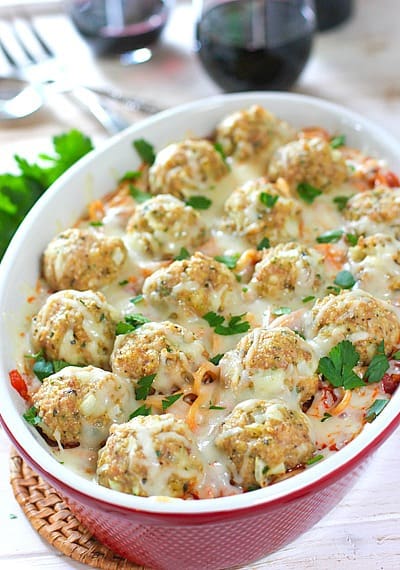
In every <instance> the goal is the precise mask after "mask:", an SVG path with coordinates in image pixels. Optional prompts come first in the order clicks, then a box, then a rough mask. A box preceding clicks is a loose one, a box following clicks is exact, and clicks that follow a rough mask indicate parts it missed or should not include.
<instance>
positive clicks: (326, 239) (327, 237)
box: [317, 230, 343, 243]
mask: <svg viewBox="0 0 400 570" xmlns="http://www.w3.org/2000/svg"><path fill="white" fill-rule="evenodd" d="M342 235H343V230H333V231H331V232H325V233H324V234H321V235H320V236H318V237H317V242H318V243H336V242H338V241H339V240H340V238H341V237H342Z"/></svg>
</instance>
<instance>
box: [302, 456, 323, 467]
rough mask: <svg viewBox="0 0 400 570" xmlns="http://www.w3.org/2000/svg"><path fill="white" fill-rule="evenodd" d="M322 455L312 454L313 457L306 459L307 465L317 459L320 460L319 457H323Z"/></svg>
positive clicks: (315, 461)
mask: <svg viewBox="0 0 400 570" xmlns="http://www.w3.org/2000/svg"><path fill="white" fill-rule="evenodd" d="M323 458H324V456H323V455H321V454H319V455H314V457H311V458H310V459H309V460H308V461H306V463H307V465H313V464H314V463H317V462H318V461H321V459H323Z"/></svg>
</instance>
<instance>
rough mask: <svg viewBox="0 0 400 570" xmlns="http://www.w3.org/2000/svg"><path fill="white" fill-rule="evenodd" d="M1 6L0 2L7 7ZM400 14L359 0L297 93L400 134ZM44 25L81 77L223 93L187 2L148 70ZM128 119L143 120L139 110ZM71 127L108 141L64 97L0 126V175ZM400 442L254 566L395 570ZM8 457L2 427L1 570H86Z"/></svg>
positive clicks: (155, 96) (178, 96)
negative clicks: (63, 551)
mask: <svg viewBox="0 0 400 570" xmlns="http://www.w3.org/2000/svg"><path fill="white" fill-rule="evenodd" d="M4 3H5V1H4V0H2V2H1V3H0V8H1V6H2V5H3V4H4ZM0 13H1V12H0ZM399 16H400V4H399V2H398V0H380V1H379V2H377V1H375V0H359V1H358V3H357V13H356V17H355V18H354V19H353V20H352V21H351V22H350V23H348V24H347V25H345V26H343V27H341V28H338V29H336V30H334V31H331V32H329V33H325V34H324V35H321V36H319V37H318V38H317V40H316V43H315V49H314V52H313V57H312V59H311V61H310V63H309V65H308V66H307V68H306V70H305V72H304V74H303V76H302V77H301V80H300V81H299V83H298V85H297V87H296V91H298V92H302V93H307V94H311V95H316V96H319V97H323V98H326V99H328V100H331V101H335V102H338V103H341V104H344V105H346V106H348V107H350V108H352V109H355V110H357V111H358V112H360V113H362V114H364V115H366V116H368V117H369V118H370V119H372V120H374V121H376V122H377V123H379V124H380V125H382V126H383V127H385V128H386V129H387V130H388V131H390V132H391V133H392V134H394V135H395V136H400V73H399V64H400V34H399V31H398V21H399ZM40 23H41V25H42V26H43V28H45V27H46V30H47V34H48V36H47V37H48V39H49V41H51V43H52V45H53V46H55V47H57V46H58V45H60V42H59V39H60V35H61V34H60V30H62V31H63V36H64V38H63V42H62V44H63V46H68V48H69V49H68V52H67V54H66V55H64V57H66V59H67V60H69V61H70V64H71V66H72V67H73V68H74V70H75V72H76V75H77V77H78V78H79V77H82V78H84V79H85V80H86V81H88V80H90V81H92V82H93V83H98V84H101V83H103V84H107V85H112V86H114V87H117V88H119V89H121V90H123V91H125V92H127V93H130V92H131V93H138V94H139V93H140V95H141V96H142V97H143V98H145V99H146V98H147V99H149V100H151V101H154V102H157V103H159V104H160V105H164V106H166V107H167V106H172V105H175V104H179V103H182V102H186V101H190V100H194V99H198V98H201V97H207V96H209V95H212V94H214V93H218V92H219V89H218V88H217V87H216V86H215V85H214V84H213V83H212V82H211V80H209V79H208V77H207V76H206V75H205V73H204V72H203V70H202V69H201V67H200V64H199V63H198V61H197V60H196V56H195V54H194V53H193V51H192V45H193V27H192V25H191V7H190V2H188V1H181V2H179V1H178V2H177V5H176V9H175V12H174V14H173V17H172V18H171V20H170V22H169V26H168V28H167V29H166V31H165V34H164V36H163V39H162V42H161V43H160V45H159V47H158V49H157V52H156V54H155V57H154V59H153V61H152V62H151V64H142V65H140V66H136V67H128V68H124V67H122V66H120V65H119V64H118V63H117V62H116V61H115V60H107V61H106V60H102V61H97V62H95V61H94V60H93V57H92V55H91V53H90V50H89V49H88V48H87V47H86V46H85V44H83V43H82V40H81V39H80V38H79V37H78V36H77V34H76V32H75V31H74V29H73V28H72V26H71V25H70V24H69V22H68V21H66V20H65V18H64V17H61V16H59V15H57V14H54V13H53V14H52V15H46V16H41V20H40ZM61 47H62V46H61ZM76 50H79V53H80V56H79V62H80V66H79V69H77V68H76V64H75V63H73V62H74V54H75V55H76ZM64 51H65V50H64ZM130 117H131V119H132V120H136V119H137V118H138V116H137V115H133V114H132V115H130ZM72 127H77V128H79V129H81V130H82V131H83V132H85V133H86V134H88V135H90V136H91V137H92V138H93V140H94V141H95V142H96V144H101V143H102V141H104V140H105V139H106V138H107V136H106V135H105V133H104V132H103V131H102V129H101V127H100V126H99V125H97V124H96V123H95V122H94V121H93V120H92V119H91V118H90V117H88V116H87V115H85V114H84V113H83V112H82V111H81V110H79V109H78V108H77V107H76V106H74V105H72V104H71V102H69V101H68V100H67V99H66V98H65V97H64V96H62V95H57V96H54V98H53V99H52V100H51V101H50V102H49V104H48V105H47V107H46V108H45V109H43V110H41V111H40V112H39V113H37V114H35V115H34V116H32V117H31V118H30V119H26V120H24V121H21V122H20V123H18V124H12V125H8V126H5V125H4V124H0V148H1V154H0V171H1V172H5V171H6V169H8V168H9V167H10V164H11V163H12V161H11V157H12V155H13V154H14V153H16V152H17V153H19V154H21V155H23V156H28V157H35V156H36V153H37V152H38V151H44V150H47V149H48V147H49V140H50V137H51V136H53V135H54V134H59V133H61V132H65V131H66V130H69V129H70V128H72ZM397 171H398V172H400V164H399V168H398V169H397ZM3 381H4V379H3ZM399 441H400V429H398V430H397V431H396V432H395V433H394V434H393V435H392V436H391V437H390V439H388V440H387V441H386V442H385V444H384V445H383V446H382V447H381V448H380V449H379V450H378V452H377V453H376V454H375V457H374V459H373V462H372V463H371V464H370V465H369V467H368V468H367V469H366V471H365V473H364V475H363V476H362V477H361V479H360V480H359V482H358V483H357V484H356V486H355V487H354V488H353V490H352V491H351V492H350V493H349V494H348V495H347V496H346V497H345V498H344V499H343V500H342V501H341V502H340V503H339V504H338V505H337V507H336V508H335V509H334V510H333V511H331V513H330V514H328V515H327V516H326V517H325V518H324V519H323V520H321V521H320V523H318V524H317V525H316V526H315V527H314V528H312V529H311V530H310V531H308V532H307V533H305V534H304V535H303V536H302V537H300V538H299V539H298V540H297V541H295V542H293V543H292V544H290V545H289V546H287V547H286V548H284V549H282V550H280V551H279V552H277V553H275V554H273V555H271V556H269V557H268V558H266V559H265V560H262V561H259V562H257V563H255V564H251V565H249V566H247V568H248V569H254V570H255V569H268V570H272V569H279V570H292V569H293V570H299V569H316V570H317V569H318V570H331V569H332V570H336V569H340V568H342V569H343V570H347V569H351V570H358V569H359V570H398V569H399V568H400V444H399ZM8 455H9V443H8V441H7V440H6V438H5V436H4V433H2V432H1V431H0V530H1V532H0V569H2V570H22V569H23V570H26V569H28V568H29V569H30V568H37V569H40V570H44V569H47V568H57V569H60V570H63V569H67V568H76V569H82V570H83V569H84V568H85V567H84V566H83V565H81V564H78V563H75V562H73V561H71V560H70V559H68V558H66V557H64V556H62V555H60V554H59V553H58V552H57V551H56V550H54V549H53V548H52V547H50V546H48V544H46V543H45V542H43V541H42V540H41V538H40V537H39V536H38V535H37V533H36V532H35V531H34V530H33V529H32V528H31V526H30V524H29V522H28V521H27V520H26V518H25V516H24V514H23V512H22V511H21V509H20V508H19V506H18V504H17V503H16V501H15V499H14V497H13V494H12V490H11V487H10V485H9V472H8ZM177 570H184V569H183V568H182V569H181V568H177Z"/></svg>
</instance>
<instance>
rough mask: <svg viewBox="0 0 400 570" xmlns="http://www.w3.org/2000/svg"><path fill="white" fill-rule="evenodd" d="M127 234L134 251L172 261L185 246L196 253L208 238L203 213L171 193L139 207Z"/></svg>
mask: <svg viewBox="0 0 400 570" xmlns="http://www.w3.org/2000/svg"><path fill="white" fill-rule="evenodd" d="M127 231H128V239H129V242H130V243H131V244H132V246H133V248H134V249H137V250H138V251H140V252H141V253H144V254H147V255H149V256H152V257H156V258H158V259H170V258H172V257H174V256H175V255H178V254H179V252H180V251H181V249H182V247H185V248H187V249H189V250H193V249H195V248H196V247H197V246H199V245H201V244H202V243H204V242H205V241H206V239H207V237H208V236H207V234H208V232H207V228H206V225H205V224H204V222H203V220H202V219H201V216H200V214H199V213H198V212H196V210H194V209H193V208H192V207H191V206H187V205H186V204H185V203H184V202H182V201H181V200H178V199H177V198H175V197H174V196H170V195H169V194H161V195H160V196H156V197H155V198H151V199H150V200H148V201H147V202H144V203H143V204H141V205H140V206H138V207H137V209H136V211H135V213H134V214H133V216H132V217H131V218H130V220H129V223H128V228H127Z"/></svg>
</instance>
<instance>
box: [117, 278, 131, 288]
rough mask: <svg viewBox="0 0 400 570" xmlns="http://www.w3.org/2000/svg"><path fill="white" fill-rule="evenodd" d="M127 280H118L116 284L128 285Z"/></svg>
mask: <svg viewBox="0 0 400 570" xmlns="http://www.w3.org/2000/svg"><path fill="white" fill-rule="evenodd" d="M128 283H129V281H128V279H122V281H118V285H119V286H120V287H123V286H124V285H128Z"/></svg>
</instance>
